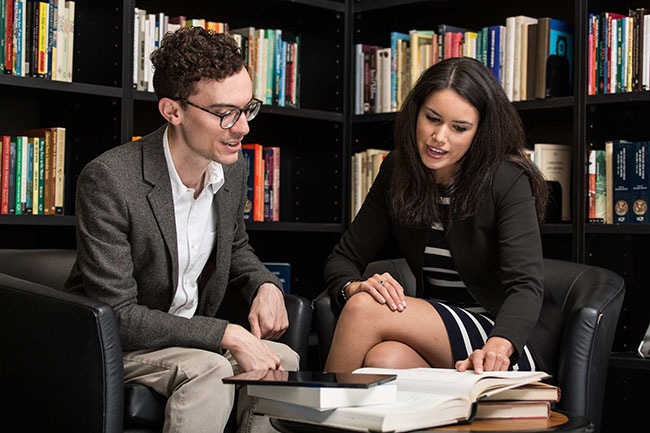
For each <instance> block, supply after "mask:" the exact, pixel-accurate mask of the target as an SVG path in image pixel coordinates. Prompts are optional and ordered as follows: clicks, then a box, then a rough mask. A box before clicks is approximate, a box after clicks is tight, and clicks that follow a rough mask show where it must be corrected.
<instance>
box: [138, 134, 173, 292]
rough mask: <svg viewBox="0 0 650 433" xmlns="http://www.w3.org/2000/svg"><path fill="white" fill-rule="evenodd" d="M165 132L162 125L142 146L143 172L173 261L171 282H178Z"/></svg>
mask: <svg viewBox="0 0 650 433" xmlns="http://www.w3.org/2000/svg"><path fill="white" fill-rule="evenodd" d="M165 130H166V127H165V126H163V127H162V128H160V129H158V131H156V132H155V133H154V134H153V136H152V140H150V141H148V142H146V143H143V145H142V166H143V167H142V169H143V176H144V180H145V181H147V182H148V183H149V184H151V187H152V188H151V191H150V192H149V193H148V194H147V200H148V201H149V205H150V206H151V211H152V212H153V215H154V217H155V218H156V221H157V223H158V228H159V229H160V232H161V233H162V236H163V239H164V240H165V245H166V246H167V251H168V252H169V255H170V258H171V263H172V282H176V281H178V241H177V239H176V219H175V215H174V201H173V196H172V187H171V182H170V180H169V172H168V170H167V161H166V159H165V151H164V149H163V146H162V140H163V134H164V132H165ZM174 284H175V283H174Z"/></svg>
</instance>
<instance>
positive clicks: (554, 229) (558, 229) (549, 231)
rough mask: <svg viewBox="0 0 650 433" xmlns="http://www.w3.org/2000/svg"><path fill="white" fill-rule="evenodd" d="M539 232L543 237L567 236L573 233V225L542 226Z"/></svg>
mask: <svg viewBox="0 0 650 433" xmlns="http://www.w3.org/2000/svg"><path fill="white" fill-rule="evenodd" d="M540 232H541V233H542V234H543V235H569V234H571V233H573V224H571V223H565V224H562V223H557V224H542V225H541V226H540Z"/></svg>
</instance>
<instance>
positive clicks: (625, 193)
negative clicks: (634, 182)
mask: <svg viewBox="0 0 650 433" xmlns="http://www.w3.org/2000/svg"><path fill="white" fill-rule="evenodd" d="M631 162H632V158H631V157H630V149H629V145H628V143H626V142H624V141H620V140H619V141H615V142H614V167H613V168H614V172H613V186H614V200H613V202H614V203H613V205H614V223H616V224H625V223H629V222H630V220H631V218H630V174H631V170H629V169H628V167H629V166H630V163H631Z"/></svg>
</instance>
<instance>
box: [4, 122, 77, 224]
mask: <svg viewBox="0 0 650 433" xmlns="http://www.w3.org/2000/svg"><path fill="white" fill-rule="evenodd" d="M0 139H1V147H0V150H1V152H0V155H1V156H2V158H1V159H0V214H3V215H63V213H64V206H63V205H64V189H65V185H64V184H65V128H42V129H31V130H28V131H22V133H21V134H20V135H17V136H8V135H4V136H0Z"/></svg>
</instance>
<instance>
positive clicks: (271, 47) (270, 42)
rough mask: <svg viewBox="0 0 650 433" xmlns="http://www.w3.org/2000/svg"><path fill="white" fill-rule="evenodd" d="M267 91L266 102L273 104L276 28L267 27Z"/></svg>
mask: <svg viewBox="0 0 650 433" xmlns="http://www.w3.org/2000/svg"><path fill="white" fill-rule="evenodd" d="M264 39H265V42H266V49H267V51H266V59H267V60H266V61H267V63H266V64H267V65H268V67H267V70H266V92H265V98H264V103H265V104H267V105H272V104H273V82H274V81H275V30H272V29H266V37H265V38H264Z"/></svg>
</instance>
